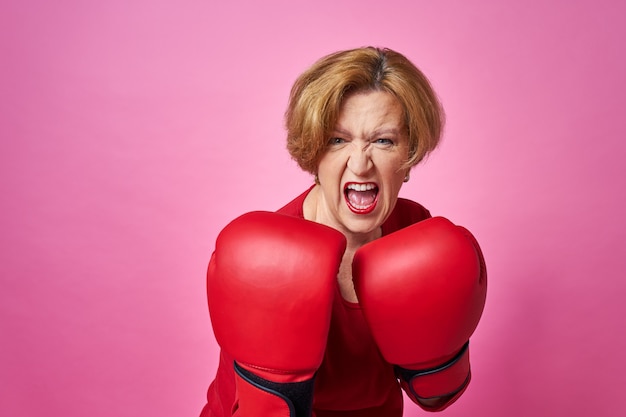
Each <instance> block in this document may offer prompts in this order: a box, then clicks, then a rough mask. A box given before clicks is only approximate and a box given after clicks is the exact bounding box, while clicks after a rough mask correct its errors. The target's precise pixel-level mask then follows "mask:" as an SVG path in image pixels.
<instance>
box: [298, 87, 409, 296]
mask: <svg viewBox="0 0 626 417" xmlns="http://www.w3.org/2000/svg"><path fill="white" fill-rule="evenodd" d="M405 132H406V128H405V124H404V112H403V109H402V106H401V105H400V103H399V102H398V101H397V100H396V99H395V98H394V97H393V96H392V95H391V94H389V93H386V92H383V91H367V92H358V93H354V94H352V95H350V96H348V97H347V98H346V99H345V100H344V102H343V105H342V108H341V111H340V113H339V117H338V119H337V124H336V126H335V128H334V129H333V131H332V132H331V137H330V138H329V144H328V149H327V151H326V153H325V154H324V156H323V157H322V159H321V160H320V162H319V165H318V172H317V174H318V178H319V184H318V185H316V186H315V187H314V188H313V190H311V192H310V193H309V195H308V196H307V198H306V200H305V202H304V216H305V218H306V219H307V220H312V221H315V222H318V223H322V224H325V225H327V226H330V227H333V228H335V229H337V230H339V231H340V232H342V233H343V234H344V235H345V236H346V240H347V243H348V246H347V249H346V252H345V255H344V257H343V260H342V264H341V267H340V270H339V277H338V279H339V284H340V288H341V292H342V295H343V296H344V298H345V299H346V300H348V301H352V302H357V301H358V300H357V297H356V294H355V292H354V286H353V284H352V267H351V265H352V258H353V256H354V252H355V251H356V250H357V249H358V248H359V247H361V246H362V245H364V244H365V243H367V242H370V241H372V240H374V239H376V238H378V237H380V235H381V228H380V227H381V225H382V224H383V222H384V221H385V220H386V219H387V218H388V217H389V215H390V214H391V212H392V211H393V209H394V207H395V204H396V201H397V199H398V193H399V192H400V188H401V187H402V184H403V182H404V178H405V177H406V175H407V174H408V170H407V169H403V168H402V165H403V164H404V163H405V162H406V161H407V159H408V138H407V136H406V133H405ZM347 184H358V185H365V184H369V185H370V186H371V185H375V187H376V188H377V190H378V192H377V195H376V201H375V203H374V204H373V205H370V206H368V207H367V209H362V210H355V208H354V207H352V208H351V207H350V204H349V203H348V202H347V200H346V197H345V188H346V186H347Z"/></svg>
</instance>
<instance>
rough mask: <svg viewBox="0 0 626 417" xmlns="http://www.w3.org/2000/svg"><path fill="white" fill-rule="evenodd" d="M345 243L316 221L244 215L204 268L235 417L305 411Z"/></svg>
mask: <svg viewBox="0 0 626 417" xmlns="http://www.w3.org/2000/svg"><path fill="white" fill-rule="evenodd" d="M345 247H346V241H345V238H344V236H343V235H342V234H341V233H339V232H338V231H336V230H334V229H331V228H329V227H326V226H322V225H320V224H317V223H313V222H310V221H306V220H302V219H298V218H295V217H290V216H285V215H282V214H277V213H269V212H253V213H248V214H245V215H243V216H241V217H239V218H237V219H235V220H234V221H233V222H231V223H230V224H228V225H227V226H226V227H225V228H224V230H223V231H222V232H221V233H220V235H219V236H218V238H217V242H216V245H215V252H214V253H213V256H212V257H211V262H210V264H209V269H208V273H207V293H208V300H209V312H210V315H211V322H212V324H213V332H214V334H215V338H216V339H217V342H218V343H219V344H220V346H221V347H222V349H224V350H225V351H226V352H228V353H229V354H230V355H231V356H232V357H233V358H234V359H235V364H234V366H235V381H236V382H235V383H236V389H237V394H236V404H235V405H234V410H235V411H234V414H233V415H235V416H245V417H251V416H268V417H275V416H289V417H296V416H297V417H300V416H309V415H310V413H311V404H312V398H313V396H312V395H313V377H314V374H315V372H316V370H317V369H318V367H319V366H320V364H321V362H322V359H323V357H324V350H325V348H326V339H327V335H328V327H329V324H330V316H331V307H332V302H331V301H332V298H333V296H334V294H335V286H336V279H337V272H338V269H339V265H340V263H341V258H342V256H343V252H344V251H345Z"/></svg>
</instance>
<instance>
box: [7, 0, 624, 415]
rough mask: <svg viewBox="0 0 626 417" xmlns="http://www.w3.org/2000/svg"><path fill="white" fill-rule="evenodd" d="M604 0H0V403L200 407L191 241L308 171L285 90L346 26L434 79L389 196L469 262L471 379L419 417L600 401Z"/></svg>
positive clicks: (615, 20) (360, 40) (606, 63)
mask: <svg viewBox="0 0 626 417" xmlns="http://www.w3.org/2000/svg"><path fill="white" fill-rule="evenodd" d="M624 9H625V7H624V3H623V2H619V1H606V0H593V1H591V0H586V1H566V0H563V1H534V0H531V1H524V2H502V1H498V0H483V1H461V0H459V1H416V0H405V1H401V0H387V1H384V2H379V1H364V0H354V1H341V0H316V1H311V2H305V1H287V0H285V1H268V0H266V1H262V2H252V1H248V2H241V1H230V2H213V1H164V0H156V1H155V0H151V1H147V0H134V1H132V0H131V1H127V0H112V1H107V2H103V1H78V0H64V1H59V2H48V1H42V0H40V1H36V0H32V1H18V0H9V1H8V2H6V1H5V2H3V3H2V6H1V7H0V31H1V37H0V48H1V55H0V56H1V57H2V58H1V60H2V63H1V64H0V72H1V74H0V75H1V77H0V94H1V99H0V106H1V107H0V137H1V142H0V196H1V200H0V201H1V206H0V207H1V213H2V217H1V220H0V222H1V223H0V230H1V231H2V234H1V237H0V280H1V281H0V284H1V287H0V314H1V316H0V338H1V341H0V415H2V416H40V415H47V416H64V417H79V416H80V417H83V416H85V415H89V416H92V417H100V416H101V417H105V416H106V417H111V416H115V417H136V416H150V417H161V416H162V417H171V416H197V415H198V413H199V411H200V409H201V407H202V406H203V404H204V395H205V391H206V388H207V386H208V384H209V382H210V381H211V379H212V377H213V375H214V372H215V368H216V361H217V349H216V344H215V341H214V339H213V335H212V333H211V328H210V321H209V316H208V312H207V308H206V299H205V282H204V273H205V269H206V264H207V261H208V257H209V255H210V252H211V250H212V247H213V243H214V239H215V237H216V235H217V233H218V232H219V230H220V229H221V228H222V227H223V226H224V225H225V224H226V223H227V222H228V221H229V220H231V219H232V218H234V217H236V216H237V215H239V214H241V213H243V212H246V211H249V210H255V209H267V210H274V209H277V208H278V207H280V206H281V205H282V204H284V203H286V202H287V201H289V200H290V199H291V198H292V197H294V196H295V195H297V194H298V193H300V192H301V191H302V190H303V189H304V188H305V187H307V186H308V185H309V184H310V182H311V179H310V177H308V176H307V175H304V174H303V173H301V172H300V171H299V170H298V168H297V167H296V165H295V163H293V162H292V161H291V160H290V159H289V157H288V155H287V152H286V151H285V149H284V132H283V128H282V115H283V111H284V108H285V104H286V100H287V96H288V92H289V88H290V86H291V83H292V82H293V81H294V79H295V77H296V76H297V75H298V74H299V73H300V72H301V71H302V70H304V69H305V68H306V67H307V66H308V65H310V64H311V63H312V62H313V61H314V60H316V59H317V58H319V57H321V56H322V55H324V54H327V53H329V52H332V51H335V50H338V49H345V48H352V47H357V46H364V45H377V46H388V47H391V48H394V49H397V50H399V51H401V52H403V53H405V54H406V55H407V56H409V57H410V58H411V59H412V60H413V61H414V62H415V63H416V64H417V65H418V66H420V67H421V68H422V69H423V70H424V71H425V72H426V73H427V74H428V76H429V77H430V78H431V79H432V81H433V83H434V85H435V87H436V89H437V91H438V92H439V94H440V96H441V98H442V101H443V103H444V105H445V108H446V110H447V115H448V124H447V130H446V134H445V141H444V143H443V145H442V147H441V148H440V149H439V150H438V151H437V152H435V154H433V155H432V157H431V158H430V159H429V160H428V161H427V162H426V164H425V165H423V166H422V167H420V168H418V169H417V170H416V171H415V172H414V173H413V176H412V179H411V182H409V183H408V184H407V186H406V187H405V188H404V189H403V191H402V195H403V196H404V197H408V198H412V199H415V200H418V201H420V202H422V203H423V204H425V205H426V206H427V207H429V208H430V209H431V211H432V212H433V213H434V214H437V215H444V216H447V217H449V218H451V219H453V220H454V221H456V222H457V223H460V224H463V225H465V226H467V227H468V228H470V229H471V230H472V231H473V232H474V233H475V234H476V236H477V237H478V239H479V240H480V242H481V243H482V245H483V248H484V251H485V255H486V258H487V262H488V267H489V272H490V278H489V279H490V284H489V285H490V287H489V295H488V303H487V307H486V310H485V314H484V317H483V320H482V322H481V324H480V326H479V328H478V330H477V332H476V334H475V336H474V338H473V341H472V352H473V353H472V361H473V367H474V379H473V382H472V384H471V386H470V388H469V389H468V391H467V392H466V394H465V395H464V397H463V398H462V399H461V400H459V402H458V403H457V404H456V405H455V406H453V407H452V408H450V409H449V410H448V411H445V412H444V413H443V415H448V416H520V417H521V416H565V415H567V416H617V415H624V414H625V413H626V402H625V400H624V398H625V397H624V395H623V390H624V388H626V360H625V359H624V355H625V353H624V352H626V336H625V335H624V318H625V317H626V306H625V304H626V301H625V300H624V298H625V296H626V283H625V275H626V274H625V272H626V260H625V259H626V253H625V252H626V244H625V243H624V240H625V238H626V227H625V226H624V220H623V218H622V216H623V212H624V209H625V204H624V203H625V201H624V200H625V192H624V179H625V178H626V169H625V163H624V161H625V160H626V144H625V142H624V140H625V139H626V117H625V116H624V110H625V104H624V97H625V95H626V75H625V74H626V53H625V48H624V39H626V21H625V20H626V19H625V18H624V16H626V10H624ZM405 414H406V415H407V416H414V415H415V416H417V415H423V414H424V413H423V412H422V411H421V410H419V409H418V408H417V407H416V406H413V405H408V406H407V408H406V413H405Z"/></svg>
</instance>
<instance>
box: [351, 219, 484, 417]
mask: <svg viewBox="0 0 626 417" xmlns="http://www.w3.org/2000/svg"><path fill="white" fill-rule="evenodd" d="M353 275H354V281H355V288H356V291H357V295H358V297H359V300H360V302H361V305H362V306H363V310H364V314H365V317H366V319H367V321H368V323H369V325H370V328H371V330H372V334H373V335H374V339H375V340H376V342H377V344H378V346H379V348H380V351H381V353H382V355H383V356H384V358H385V359H386V360H387V361H388V362H390V363H392V364H394V365H396V369H397V374H398V376H399V378H400V380H401V385H402V387H403V389H404V390H405V392H406V393H407V394H408V396H409V397H410V398H411V400H413V401H414V402H416V403H417V404H419V405H420V406H421V407H422V408H424V409H425V410H428V411H439V410H442V409H444V408H446V407H447V406H448V405H450V404H452V403H453V402H454V401H456V399H457V398H459V397H460V395H461V394H462V393H463V391H464V390H465V389H466V387H467V385H468V383H469V381H470V378H471V372H470V364H469V338H470V336H471V335H472V333H473V332H474V330H475V328H476V326H477V325H478V321H479V320H480V316H481V315H482V311H483V307H484V303H485V297H486V289H487V276H486V272H485V267H484V260H483V256H482V254H481V251H480V249H479V247H478V245H477V243H476V241H475V239H474V238H473V236H472V235H471V234H470V233H469V232H468V231H467V230H465V229H464V228H462V227H458V226H455V225H453V224H452V223H451V222H449V221H448V220H446V219H444V218H441V217H435V218H432V219H428V220H424V221H421V222H418V223H416V224H414V225H411V226H409V227H407V228H404V229H401V230H399V231H397V232H395V233H392V234H390V235H387V236H385V237H382V238H380V239H377V240H375V241H373V242H370V243H368V244H367V245H364V246H363V247H361V248H360V249H359V250H358V251H357V253H356V254H355V257H354V260H353Z"/></svg>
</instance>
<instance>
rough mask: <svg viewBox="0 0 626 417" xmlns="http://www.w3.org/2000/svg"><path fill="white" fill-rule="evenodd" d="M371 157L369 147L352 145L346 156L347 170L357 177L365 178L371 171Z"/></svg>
mask: <svg viewBox="0 0 626 417" xmlns="http://www.w3.org/2000/svg"><path fill="white" fill-rule="evenodd" d="M372 166H373V163H372V155H371V150H370V148H369V146H367V145H366V146H360V144H356V143H353V144H352V149H351V151H350V155H349V156H348V169H350V171H352V172H353V173H354V174H355V175H357V176H365V174H367V173H368V171H369V170H370V169H372Z"/></svg>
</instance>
